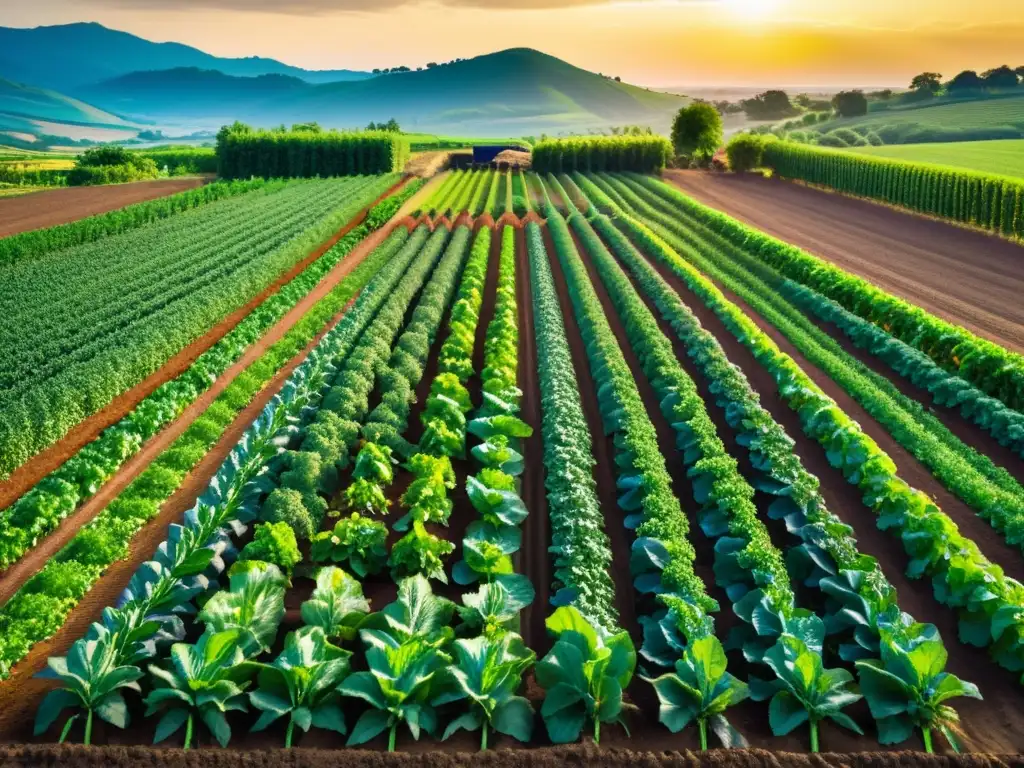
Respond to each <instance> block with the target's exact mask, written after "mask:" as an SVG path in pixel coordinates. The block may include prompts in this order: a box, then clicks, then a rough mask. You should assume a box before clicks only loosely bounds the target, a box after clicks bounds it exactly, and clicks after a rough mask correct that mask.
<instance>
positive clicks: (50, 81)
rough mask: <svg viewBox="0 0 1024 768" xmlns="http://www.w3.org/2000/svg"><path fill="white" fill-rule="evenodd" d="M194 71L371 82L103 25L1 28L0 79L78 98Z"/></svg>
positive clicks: (351, 74) (340, 72) (347, 73)
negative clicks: (92, 89) (141, 78)
mask: <svg viewBox="0 0 1024 768" xmlns="http://www.w3.org/2000/svg"><path fill="white" fill-rule="evenodd" d="M179 67H195V68H198V69H210V70H215V71H218V72H223V73H224V74H227V75H233V76H236V77H257V76H259V75H286V76H289V77H295V78H299V79H300V80H304V81H306V82H309V83H326V82H335V81H342V80H358V79H362V78H368V77H372V75H370V74H369V73H367V72H355V71H351V70H346V69H341V70H322V71H312V70H306V69H300V68H299V67H292V66H289V65H288V64H282V63H281V62H280V61H276V60H274V59H265V58H261V57H258V56H254V57H251V58H243V59H227V58H221V57H218V56H212V55H210V54H208V53H204V52H203V51H200V50H198V49H196V48H192V47H190V46H187V45H182V44H180V43H154V42H152V41H149V40H144V39H143V38H141V37H136V36H135V35H132V34H129V33H127V32H120V31H118V30H114V29H108V28H107V27H104V26H103V25H101V24H96V23H79V24H62V25H58V26H50V27H34V28H31V29H20V28H15V27H0V77H5V78H7V79H8V80H16V81H18V82H23V83H31V84H32V85H35V86H39V87H43V88H52V89H54V90H58V91H63V92H65V93H71V94H74V95H80V94H79V93H78V92H79V89H81V88H83V87H85V86H91V85H94V84H95V83H97V82H100V81H101V80H109V79H111V78H116V77H120V76H122V75H127V74H129V73H131V72H138V71H141V70H160V69H175V68H179Z"/></svg>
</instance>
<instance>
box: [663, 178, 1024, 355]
mask: <svg viewBox="0 0 1024 768" xmlns="http://www.w3.org/2000/svg"><path fill="white" fill-rule="evenodd" d="M665 178H666V179H668V180H669V181H671V182H672V183H673V184H674V185H675V186H677V187H679V188H680V189H681V190H683V191H684V192H686V193H687V194H689V195H691V196H692V197H694V198H696V199H697V200H699V201H700V202H702V203H704V204H706V205H710V206H711V207H713V208H717V209H718V210H720V211H723V212H725V213H728V214H730V215H731V216H735V217H736V218H737V219H739V220H741V221H743V222H745V223H747V224H749V225H751V226H753V227H756V228H758V229H760V230H762V231H764V232H767V233H768V234H771V235H774V236H775V237H778V238H780V239H782V240H785V241H786V242H789V243H792V244H793V245H796V246H799V247H801V248H803V249H805V250H807V251H809V252H810V253H812V254H814V255H816V256H819V257H821V258H823V259H826V260H827V261H830V262H832V263H834V264H836V265H837V266H840V267H842V268H843V269H846V270H849V271H851V272H854V273H856V274H859V275H860V276H861V277H864V278H866V279H867V280H870V281H871V282H872V283H874V284H875V285H877V286H879V287H880V288H884V289H885V290H887V291H890V292H892V293H893V294H895V295H897V296H900V297H902V298H904V299H906V300H907V301H910V302H912V303H913V304H916V305H917V306H920V307H923V308H925V309H927V310H928V311H929V312H932V313H934V314H936V315H938V316H939V317H942V318H944V319H946V320H948V321H950V322H952V323H956V324H957V325H962V326H964V327H965V328H968V329H969V330H971V331H973V332H974V333H976V334H978V335H979V336H983V337H985V338H987V339H991V340H992V341H994V342H996V343H998V344H1002V345H1003V346H1005V347H1008V348H1010V349H1013V350H1016V351H1017V352H1024V302H1022V301H1021V300H1020V297H1021V296H1022V295H1024V249H1022V247H1021V245H1019V244H1017V243H1014V242H1011V241H1008V240H1003V239H1001V238H999V237H997V236H995V235H989V234H986V233H984V232H978V231H973V230H968V229H964V228H961V227H957V226H954V225H952V224H948V223H946V222H942V221H937V220H933V219H929V218H926V217H923V216H918V215H916V214H913V213H908V212H905V211H900V210H896V209H893V208H889V207H887V206H884V205H879V204H877V203H873V202H870V201H866V200H859V199H855V198H850V197H846V196H843V195H838V194H833V193H829V192H826V191H823V190H820V189H815V188H811V187H807V186H804V185H801V184H797V183H793V182H788V181H784V180H782V179H777V178H775V179H765V178H763V177H760V176H757V175H754V174H748V175H742V176H740V175H734V174H722V173H705V172H701V171H666V172H665Z"/></svg>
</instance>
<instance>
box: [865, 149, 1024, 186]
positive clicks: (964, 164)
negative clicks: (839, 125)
mask: <svg viewBox="0 0 1024 768" xmlns="http://www.w3.org/2000/svg"><path fill="white" fill-rule="evenodd" d="M849 151H851V152H857V153H858V154H864V155H874V156H875V157H891V158H894V159H897V160H908V161H910V162H915V163H934V164H936V165H949V166H953V167H956V168H969V169H970V170H972V171H981V172H983V173H995V174H1000V175H1002V176H1014V177H1017V178H1022V179H1024V139H1016V140H1007V141H961V142H952V143H936V144H902V145H893V146H884V147H856V148H853V149H851V150H849Z"/></svg>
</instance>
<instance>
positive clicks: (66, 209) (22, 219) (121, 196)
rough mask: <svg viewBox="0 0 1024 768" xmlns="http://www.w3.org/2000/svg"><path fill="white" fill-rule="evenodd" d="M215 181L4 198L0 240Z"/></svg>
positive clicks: (196, 178)
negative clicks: (0, 238)
mask: <svg viewBox="0 0 1024 768" xmlns="http://www.w3.org/2000/svg"><path fill="white" fill-rule="evenodd" d="M211 180H212V177H209V176H190V177H187V178H181V179H157V180H156V181H135V182H132V183H130V184H107V185H104V186H99V187H63V188H61V189H47V190H44V191H42V192H32V193H30V194H27V195H20V196H19V197H9V198H3V199H0V237H7V236H8V235H15V234H17V233H19V232H27V231H29V230H31V229H42V228H43V227H54V226H57V225H58V224H67V223H69V222H72V221H78V220H79V219H84V218H86V217H88V216H95V215H97V214H100V213H106V212H107V211H113V210H115V209H116V208H124V207H125V206H126V205H133V204H134V203H142V202H145V201H146V200H154V199H156V198H158V197H166V196H168V195H173V194H176V193H178V192H184V191H185V190H186V189H194V188H195V187H201V186H202V185H203V184H207V183H208V182H210V181H211Z"/></svg>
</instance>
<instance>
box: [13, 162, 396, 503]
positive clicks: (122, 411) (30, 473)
mask: <svg viewBox="0 0 1024 768" xmlns="http://www.w3.org/2000/svg"><path fill="white" fill-rule="evenodd" d="M404 183H405V181H404V180H403V181H399V182H398V183H396V184H395V185H394V186H393V187H392V188H391V189H389V190H388V191H387V192H385V193H384V194H382V195H381V196H380V197H378V198H377V200H375V201H374V202H373V203H371V204H370V205H369V206H367V207H366V208H364V209H363V210H362V211H360V212H359V213H358V214H356V215H355V216H354V217H353V218H352V220H351V221H349V222H348V223H347V224H346V225H345V226H344V227H342V228H341V229H340V230H338V232H336V233H335V234H334V235H332V236H331V237H330V238H329V239H328V240H327V241H325V242H324V243H322V244H321V245H320V246H319V247H318V248H316V249H315V250H314V251H312V252H311V253H310V254H309V255H308V256H306V257H305V258H304V259H302V261H300V262H299V263H298V264H296V265H295V266H293V267H292V268H291V269H289V270H288V271H287V272H284V273H283V274H281V275H280V276H278V278H277V279H276V280H274V282H273V283H271V284H270V285H268V286H267V287H266V288H265V289H264V290H263V291H262V292H260V294H259V295H257V296H255V297H253V298H252V299H251V300H250V301H249V302H248V303H246V304H245V305H244V306H242V307H240V308H238V309H237V310H235V311H234V312H232V313H231V314H230V315H228V316H227V317H225V318H224V319H223V320H221V321H220V322H219V323H217V325H215V326H213V327H212V328H210V329H209V330H208V331H207V332H206V333H205V334H203V335H202V336H201V337H199V338H198V339H196V340H195V341H193V342H192V343H191V344H189V345H188V346H187V347H185V348H184V349H182V350H181V351H180V352H178V353H177V354H176V355H174V357H172V358H170V359H169V360H168V361H167V362H166V363H164V365H163V366H162V367H161V368H160V369H159V370H157V371H154V372H153V373H152V374H151V375H150V376H149V377H147V378H146V379H144V380H143V381H141V382H140V383H138V384H136V385H135V386H134V387H132V388H131V389H129V390H127V391H125V392H123V393H122V394H121V395H119V396H118V397H116V398H114V400H112V401H111V402H110V403H109V404H108V405H106V406H105V407H104V408H101V409H100V410H98V411H96V413H94V414H92V415H91V416H89V417H88V418H86V419H85V420H84V421H82V422H80V423H79V424H78V425H76V426H75V427H74V428H73V429H71V430H70V431H69V432H68V433H67V434H66V435H65V436H64V437H63V438H61V439H60V440H59V441H57V442H56V443H54V444H53V445H51V446H50V447H48V448H46V449H44V450H42V451H40V452H39V453H37V454H36V455H35V456H33V457H32V458H31V459H29V460H28V461H27V462H25V463H24V464H22V465H21V466H20V467H18V469H16V470H15V471H14V472H12V473H11V475H10V477H8V478H7V479H6V480H5V481H3V482H2V483H0V509H3V508H5V507H7V506H9V505H10V504H12V503H13V502H14V501H16V500H17V499H18V498H19V497H20V496H21V495H22V494H24V493H25V492H26V491H28V490H29V489H30V488H32V487H34V486H35V485H36V484H37V483H38V482H39V481H40V480H42V479H43V478H44V477H46V475H48V474H49V473H50V472H52V471H53V470H55V469H57V467H59V466H61V465H62V464H63V463H64V462H65V461H67V460H68V459H70V458H71V457H72V456H74V455H75V454H76V453H78V451H79V450H80V449H81V448H82V447H83V446H85V445H86V444H88V443H90V442H92V441H93V440H95V439H96V438H97V437H98V436H99V434H100V433H101V432H102V431H103V430H104V429H106V428H107V427H109V426H110V425H111V424H116V423H117V422H118V421H120V420H121V419H122V418H124V416H126V415H127V414H128V413H130V412H131V411H132V410H133V409H134V408H135V406H137V405H138V404H139V403H140V402H141V401H142V400H144V399H145V398H146V397H148V396H149V395H150V394H152V393H153V392H154V391H155V390H156V389H157V388H158V387H160V385H162V384H164V383H166V382H168V381H170V380H172V379H175V378H177V377H178V376H180V375H181V374H182V373H184V372H185V371H186V370H188V368H189V367H190V366H191V365H192V363H194V362H195V360H196V358H198V357H199V356H200V355H201V354H203V352H205V351H206V350H208V349H209V348H210V347H212V346H213V345H214V344H216V343H217V342H218V341H220V340H221V339H222V338H223V337H224V336H225V335H227V334H228V333H229V332H230V331H231V330H232V329H233V328H234V327H235V326H236V325H238V323H240V322H241V321H242V320H243V319H244V318H245V317H246V316H247V315H248V314H249V313H250V312H252V311H253V310H254V309H256V308H257V307H258V306H259V305H260V304H262V303H263V302H264V301H266V300H267V298H269V297H270V296H271V295H273V294H275V293H277V291H279V290H280V289H281V288H282V287H283V286H284V285H286V284H287V283H288V282H290V281H291V280H292V279H294V278H295V277H296V276H298V275H299V274H300V273H301V272H302V271H303V270H304V269H306V267H308V266H309V265H310V264H312V263H313V262H314V261H316V260H317V259H319V258H320V257H321V256H323V255H324V254H325V253H326V252H327V251H329V250H330V249H331V248H332V247H334V245H335V244H336V243H337V242H338V241H339V240H341V238H343V237H344V236H345V235H347V234H348V233H349V232H351V231H352V230H353V229H354V228H355V227H356V226H358V225H359V224H360V223H362V221H363V219H364V218H365V217H366V214H367V213H368V212H369V210H370V208H372V207H373V205H375V204H376V203H377V202H379V201H380V200H382V199H383V198H385V197H387V196H388V195H390V194H392V193H393V192H394V191H395V190H396V189H398V188H399V187H401V186H402V185H403V184H404ZM385 230H386V232H387V233H388V234H390V232H391V228H388V227H383V228H381V230H378V231H377V232H376V233H373V234H372V235H371V236H370V237H369V238H367V239H366V240H364V241H363V243H367V242H370V241H374V242H380V236H381V232H384V231H385ZM374 238H377V239H376V240H374ZM360 247H361V246H357V247H356V249H354V250H353V252H352V253H350V254H349V255H348V256H346V257H345V258H344V259H342V261H341V262H340V263H339V264H338V265H337V266H336V267H335V269H334V270H333V271H332V272H331V273H330V274H329V275H328V276H327V277H326V278H324V279H323V280H321V282H320V284H319V285H318V287H317V289H316V290H318V291H321V293H319V294H318V298H319V297H320V296H322V295H324V294H325V293H327V291H329V290H330V289H331V288H333V287H334V285H336V284H337V282H338V281H339V280H340V279H341V278H342V277H344V276H345V275H346V274H348V273H349V272H351V271H352V269H354V268H355V266H356V265H358V263H359V261H360V260H361V259H362V257H363V256H365V255H366V254H367V253H369V251H365V250H362V251H361V250H360ZM371 250H372V249H371ZM356 254H359V256H358V257H356ZM310 295H314V294H310ZM311 305H312V304H311V303H308V304H306V305H305V306H306V308H307V309H308V307H309V306H311ZM300 306H301V305H300ZM289 317H290V318H292V323H294V322H295V321H296V320H297V319H298V317H297V316H294V315H293V313H289V315H287V316H286V318H284V319H282V321H281V323H283V322H285V320H287V319H288V318H289ZM279 325H280V323H279ZM226 375H227V374H226V372H225V374H224V375H222V376H221V378H220V379H219V380H218V384H219V383H220V382H221V381H225V376H226ZM226 383H230V379H227V380H226ZM215 386H216V385H215ZM155 439H159V438H155Z"/></svg>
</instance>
